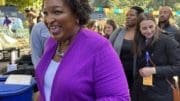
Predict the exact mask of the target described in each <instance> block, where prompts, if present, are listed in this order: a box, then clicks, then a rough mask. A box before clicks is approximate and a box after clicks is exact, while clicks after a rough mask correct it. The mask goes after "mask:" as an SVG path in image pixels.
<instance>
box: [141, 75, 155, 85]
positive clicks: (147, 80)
mask: <svg viewBox="0 0 180 101" xmlns="http://www.w3.org/2000/svg"><path fill="white" fill-rule="evenodd" d="M143 85H144V86H153V76H152V75H151V76H148V77H143Z"/></svg>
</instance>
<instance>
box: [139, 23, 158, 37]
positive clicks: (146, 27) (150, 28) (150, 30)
mask: <svg viewBox="0 0 180 101" xmlns="http://www.w3.org/2000/svg"><path fill="white" fill-rule="evenodd" d="M140 31H141V34H142V35H143V36H144V37H145V38H146V39H150V38H152V37H153V36H154V34H155V31H156V24H155V22H154V21H153V20H143V21H141V23H140Z"/></svg>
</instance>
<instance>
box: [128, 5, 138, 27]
mask: <svg viewBox="0 0 180 101" xmlns="http://www.w3.org/2000/svg"><path fill="white" fill-rule="evenodd" d="M136 20H137V11H136V10H134V9H130V10H129V11H128V12H127V14H126V26H127V27H134V26H135V25H136Z"/></svg>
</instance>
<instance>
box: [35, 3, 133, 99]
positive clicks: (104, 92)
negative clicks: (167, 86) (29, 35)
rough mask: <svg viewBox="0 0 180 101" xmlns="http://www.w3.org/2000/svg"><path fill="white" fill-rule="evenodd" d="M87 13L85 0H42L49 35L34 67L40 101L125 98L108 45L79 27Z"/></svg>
mask: <svg viewBox="0 0 180 101" xmlns="http://www.w3.org/2000/svg"><path fill="white" fill-rule="evenodd" d="M90 13H91V8H90V6H89V4H88V0H44V15H45V16H44V17H45V23H46V25H47V27H48V29H49V32H50V33H51V37H50V38H49V39H48V40H47V43H46V45H45V50H44V54H43V56H42V57H41V60H40V61H39V64H38V65H37V67H36V78H37V84H38V88H39V90H40V99H41V101H105V100H108V101H129V99H130V98H129V93H128V92H129V91H128V85H127V82H126V78H125V75H124V72H123V69H122V64H121V62H120V60H119V58H118V56H117V55H116V53H115V51H114V50H113V48H112V46H111V44H110V43H109V41H108V40H106V39H105V38H103V37H102V36H100V35H98V34H97V33H96V32H93V31H91V30H88V29H87V28H84V27H83V26H84V25H85V24H86V23H87V22H88V20H89V15H90Z"/></svg>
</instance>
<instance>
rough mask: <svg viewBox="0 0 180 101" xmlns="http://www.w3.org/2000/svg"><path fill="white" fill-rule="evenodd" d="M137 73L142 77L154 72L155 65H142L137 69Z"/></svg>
mask: <svg viewBox="0 0 180 101" xmlns="http://www.w3.org/2000/svg"><path fill="white" fill-rule="evenodd" d="M139 73H140V75H141V76H142V77H148V76H151V75H152V74H156V68H155V67H143V68H141V69H140V70H139Z"/></svg>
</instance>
